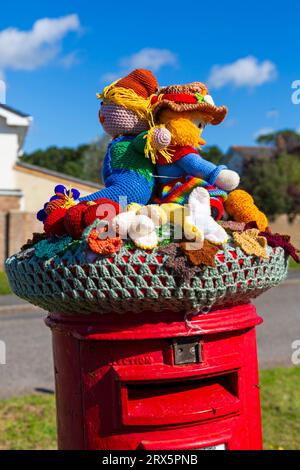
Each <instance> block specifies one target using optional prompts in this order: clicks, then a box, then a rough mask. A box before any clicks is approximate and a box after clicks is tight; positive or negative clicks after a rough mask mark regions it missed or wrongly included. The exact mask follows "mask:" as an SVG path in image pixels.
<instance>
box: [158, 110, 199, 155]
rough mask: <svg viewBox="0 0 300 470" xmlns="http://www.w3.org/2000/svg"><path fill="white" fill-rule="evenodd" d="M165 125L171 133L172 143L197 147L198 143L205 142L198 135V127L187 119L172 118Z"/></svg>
mask: <svg viewBox="0 0 300 470" xmlns="http://www.w3.org/2000/svg"><path fill="white" fill-rule="evenodd" d="M165 126H166V128H167V129H168V130H169V131H170V132H171V134H172V141H171V144H172V145H180V146H184V145H192V146H193V147H196V148H197V147H199V144H202V145H204V144H205V141H204V140H203V139H201V137H200V131H199V129H198V127H197V126H195V124H194V123H193V122H192V121H190V120H189V119H186V118H183V117H178V118H174V119H171V120H170V121H168V122H166V123H165Z"/></svg>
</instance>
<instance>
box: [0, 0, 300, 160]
mask: <svg viewBox="0 0 300 470" xmlns="http://www.w3.org/2000/svg"><path fill="white" fill-rule="evenodd" d="M297 3H298V4H297ZM47 18H48V19H51V21H50V22H49V21H48V20H45V19H47ZM38 20H42V21H40V22H39V23H36V22H37V21H38ZM35 23H36V26H35V28H34V24H35ZM299 27H300V4H299V2H296V1H286V2H285V3H283V2H279V1H273V2H272V3H270V2H263V1H261V0H260V1H257V0H253V1H251V2H250V1H244V2H240V1H230V0H228V1H226V2H224V1H222V2H221V1H214V2H203V3H202V2H199V1H196V0H194V1H190V0H185V1H177V0H176V1H174V0H173V1H169V0H165V1H164V2H156V1H152V2H150V3H149V4H147V2H140V1H136V0H134V1H129V2H124V1H119V0H115V1H111V2H110V1H105V2H103V1H97V2H96V1H95V2H94V1H93V2H87V1H82V0H73V1H72V2H69V1H66V0H60V1H56V0H51V1H48V0H43V2H37V1H36V0H27V1H26V2H24V1H21V0H15V1H14V2H5V6H3V5H2V6H1V13H0V75H2V77H3V78H4V79H5V81H6V83H7V104H9V105H11V106H14V107H16V108H17V109H20V110H21V111H24V112H28V113H30V114H31V115H32V116H33V117H34V123H33V126H32V128H31V130H30V133H29V135H28V139H27V142H26V150H27V151H31V150H34V149H37V148H46V147H47V146H50V145H59V146H62V145H68V146H75V145H78V144H80V143H86V142H90V141H92V140H93V139H95V137H96V136H97V135H99V134H100V133H101V127H100V125H99V123H98V117H97V111H98V106H99V104H98V102H97V100H96V97H95V95H96V92H97V91H99V90H100V89H101V88H103V86H104V85H105V84H107V82H106V80H107V77H108V78H110V77H111V78H113V77H115V76H116V77H118V76H121V75H122V74H123V73H125V72H126V71H127V69H129V68H130V67H131V66H135V65H139V64H145V65H146V66H147V67H148V68H151V65H152V66H153V67H154V68H155V73H156V75H157V77H158V80H159V83H160V84H161V85H168V84H173V83H187V82H190V81H194V80H199V81H204V82H207V81H208V83H209V85H210V92H211V94H212V96H213V98H214V100H215V102H216V103H217V104H226V105H227V106H228V107H229V115H228V117H227V119H226V121H225V122H224V123H223V124H222V125H221V126H217V127H210V128H209V129H207V130H205V134H204V138H205V139H206V140H207V144H217V145H220V146H221V147H222V148H223V149H224V150H226V149H227V148H228V146H230V145H232V144H246V145H248V144H253V142H254V136H255V134H257V133H258V132H260V131H261V130H262V129H275V130H276V129H282V128H294V129H300V104H299V105H295V104H292V101H291V95H292V91H293V90H292V88H291V84H292V82H293V81H294V80H297V79H299V80H300V67H299V57H300V39H299ZM11 28H13V29H11Z"/></svg>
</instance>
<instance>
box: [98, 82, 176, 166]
mask: <svg viewBox="0 0 300 470" xmlns="http://www.w3.org/2000/svg"><path fill="white" fill-rule="evenodd" d="M117 83H118V81H115V82H113V83H111V84H110V85H108V86H107V87H105V88H104V90H103V91H102V93H98V94H97V98H98V99H100V100H109V101H112V102H113V103H115V104H117V105H119V106H123V107H124V108H126V109H130V110H131V111H134V112H135V113H136V114H137V115H138V116H139V117H140V118H141V119H143V120H145V121H146V122H147V123H148V125H149V131H148V132H147V135H146V136H145V139H146V144H145V156H146V158H151V160H152V162H153V163H154V164H155V163H156V159H157V153H156V150H155V146H154V139H153V135H154V131H155V124H154V119H153V114H152V107H151V98H152V96H153V95H151V96H149V98H147V99H145V98H143V97H141V96H139V95H138V94H137V93H135V91H133V90H130V89H128V88H123V87H119V86H116V85H117ZM157 127H164V126H163V125H161V126H157ZM160 154H161V155H163V156H164V157H165V158H166V160H167V162H170V161H171V154H170V153H169V152H168V151H167V150H166V149H162V150H160Z"/></svg>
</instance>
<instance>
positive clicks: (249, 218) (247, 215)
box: [224, 189, 268, 232]
mask: <svg viewBox="0 0 300 470" xmlns="http://www.w3.org/2000/svg"><path fill="white" fill-rule="evenodd" d="M224 207H225V210H226V212H227V214H228V215H229V216H230V217H232V218H233V219H234V220H236V221H237V222H245V223H249V222H256V224H257V227H258V228H259V230H260V231H262V232H263V231H265V230H266V228H267V227H268V219H267V217H266V216H265V214H264V213H263V212H261V211H260V210H259V209H258V207H257V206H256V205H255V204H254V200H253V197H252V196H251V195H250V194H249V193H247V192H246V191H244V190H242V189H236V190H235V191H232V192H231V193H230V194H229V195H228V198H227V199H226V201H225V203H224Z"/></svg>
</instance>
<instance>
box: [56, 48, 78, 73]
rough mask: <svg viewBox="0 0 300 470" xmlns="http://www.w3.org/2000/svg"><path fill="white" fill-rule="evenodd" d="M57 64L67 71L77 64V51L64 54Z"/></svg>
mask: <svg viewBox="0 0 300 470" xmlns="http://www.w3.org/2000/svg"><path fill="white" fill-rule="evenodd" d="M59 63H60V64H61V65H62V66H63V67H65V68H66V69H69V68H70V67H72V66H73V65H76V64H79V63H80V59H79V57H78V51H73V52H70V54H66V55H65V56H63V57H62V58H61V59H60V61H59Z"/></svg>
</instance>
